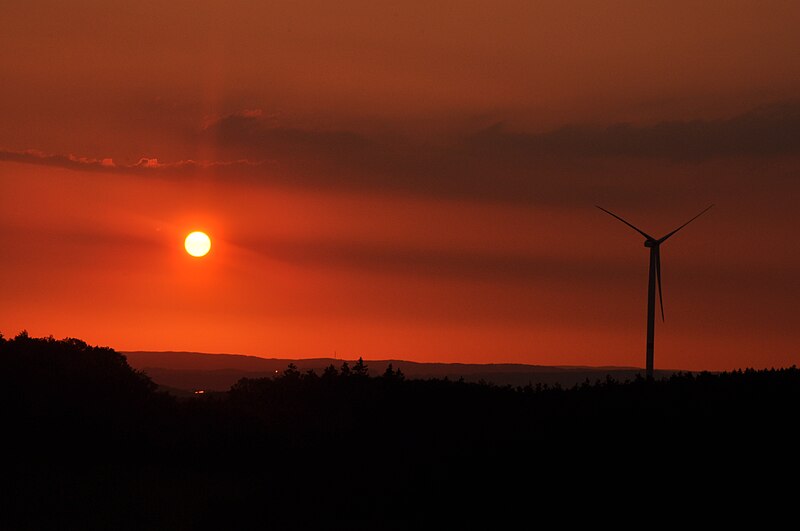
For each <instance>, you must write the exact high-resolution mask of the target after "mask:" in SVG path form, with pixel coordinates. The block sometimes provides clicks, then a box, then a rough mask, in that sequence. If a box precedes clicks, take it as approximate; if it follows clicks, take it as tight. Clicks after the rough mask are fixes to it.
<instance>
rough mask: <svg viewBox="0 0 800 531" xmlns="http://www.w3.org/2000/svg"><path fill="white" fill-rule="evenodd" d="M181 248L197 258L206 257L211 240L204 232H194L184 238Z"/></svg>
mask: <svg viewBox="0 0 800 531" xmlns="http://www.w3.org/2000/svg"><path fill="white" fill-rule="evenodd" d="M183 246H184V247H185V248H186V252H187V253H189V254H190V255H192V256H196V257H198V258H199V257H201V256H205V255H207V254H208V251H210V250H211V238H209V237H208V234H206V233H205V232H200V231H195V232H192V233H191V234H189V235H188V236H187V237H186V240H184V242H183Z"/></svg>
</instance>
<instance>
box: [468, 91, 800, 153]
mask: <svg viewBox="0 0 800 531" xmlns="http://www.w3.org/2000/svg"><path fill="white" fill-rule="evenodd" d="M465 145H467V146H468V147H469V148H470V149H474V150H476V151H477V152H479V153H481V154H482V155H483V156H486V157H514V158H539V157H557V158H564V157H579V158H586V157H636V158H643V157H648V158H662V159H671V160H677V161H699V160H705V159H709V158H712V157H731V156H755V157H770V156H777V155H798V154H800V103H782V104H773V105H769V106H765V107H761V108H758V109H755V110H752V111H750V112H746V113H744V114H741V115H738V116H734V117H732V118H727V119H720V120H693V121H665V122H660V123H657V124H655V125H650V126H634V125H631V124H628V123H618V124H614V125H611V126H608V127H604V128H600V127H588V126H577V125H576V126H569V127H563V128H560V129H556V130H553V131H549V132H545V133H538V134H531V133H514V132H509V131H506V130H505V129H504V128H503V126H502V124H496V125H494V126H492V127H489V128H487V129H485V130H483V131H480V132H479V133H477V134H475V135H473V136H471V137H469V138H468V139H467V140H466V142H465Z"/></svg>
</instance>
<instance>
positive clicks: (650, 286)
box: [595, 205, 714, 380]
mask: <svg viewBox="0 0 800 531" xmlns="http://www.w3.org/2000/svg"><path fill="white" fill-rule="evenodd" d="M595 206H597V205H595ZM713 206H714V205H710V206H708V207H707V208H706V209H705V210H703V211H702V212H700V213H699V214H697V215H696V216H695V217H693V218H692V219H690V220H689V221H687V222H686V223H684V224H683V225H681V226H680V227H678V228H677V229H675V230H673V231H672V232H670V233H668V234H667V235H666V236H663V237H662V238H658V239H656V238H653V237H652V236H650V235H649V234H647V233H646V232H644V231H642V230H639V229H638V228H636V227H634V226H633V225H632V224H630V223H628V222H627V221H625V220H624V219H622V218H621V217H619V216H618V215H616V214H614V213H613V212H610V211H608V210H606V209H605V208H603V207H601V206H598V207H597V208H599V209H600V210H602V211H603V212H605V213H606V214H608V215H610V216H614V217H615V218H617V219H618V220H620V221H621V222H623V223H624V224H625V225H627V226H629V227H630V228H632V229H633V230H635V231H636V232H638V233H639V234H641V235H642V236H644V238H645V240H644V246H645V247H647V248H649V249H650V274H649V275H648V281H647V354H646V364H647V365H646V371H647V379H648V380H650V379H652V378H653V341H654V337H655V328H656V326H655V325H656V323H655V320H656V319H655V317H656V282H657V283H658V302H659V303H660V305H661V320H662V321H664V300H663V298H662V294H661V244H662V243H664V242H665V241H667V240H668V239H669V238H671V237H672V236H673V235H674V234H675V233H676V232H678V231H679V230H681V229H682V228H684V227H685V226H686V225H688V224H689V223H691V222H692V221H694V220H696V219H697V218H699V217H700V216H702V215H703V214H705V213H706V212H707V211H708V210H709V209H710V208H711V207H713Z"/></svg>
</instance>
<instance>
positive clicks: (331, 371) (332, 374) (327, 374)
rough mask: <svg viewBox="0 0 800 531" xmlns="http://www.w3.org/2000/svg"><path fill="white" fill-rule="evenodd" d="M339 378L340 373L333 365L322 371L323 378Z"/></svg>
mask: <svg viewBox="0 0 800 531" xmlns="http://www.w3.org/2000/svg"><path fill="white" fill-rule="evenodd" d="M337 376H339V371H338V370H337V369H336V367H334V366H333V363H331V364H330V365H328V366H327V367H325V370H324V371H322V378H324V379H327V380H330V379H333V378H336V377H337Z"/></svg>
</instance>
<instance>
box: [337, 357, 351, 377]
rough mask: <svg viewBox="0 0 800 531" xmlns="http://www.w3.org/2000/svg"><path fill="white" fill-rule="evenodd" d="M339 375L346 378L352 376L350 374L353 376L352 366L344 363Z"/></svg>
mask: <svg viewBox="0 0 800 531" xmlns="http://www.w3.org/2000/svg"><path fill="white" fill-rule="evenodd" d="M339 374H340V375H341V376H342V377H344V378H347V377H348V376H350V374H351V372H350V364H349V363H347V362H346V361H344V362H342V367H341V369H339Z"/></svg>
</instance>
